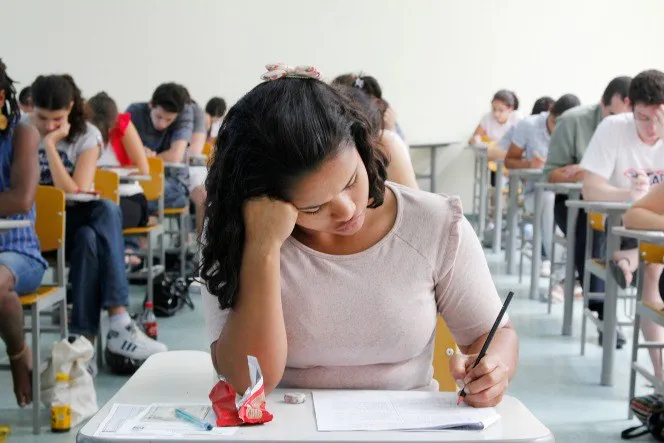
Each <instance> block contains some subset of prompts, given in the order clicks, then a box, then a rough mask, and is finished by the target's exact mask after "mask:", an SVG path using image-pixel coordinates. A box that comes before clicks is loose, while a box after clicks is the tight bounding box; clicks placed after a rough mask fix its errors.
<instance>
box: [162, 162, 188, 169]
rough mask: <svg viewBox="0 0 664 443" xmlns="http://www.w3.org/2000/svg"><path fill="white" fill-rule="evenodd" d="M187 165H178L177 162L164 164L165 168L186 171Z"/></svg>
mask: <svg viewBox="0 0 664 443" xmlns="http://www.w3.org/2000/svg"><path fill="white" fill-rule="evenodd" d="M186 167H187V165H186V164H185V163H177V162H164V168H167V169H168V168H171V169H184V168H186Z"/></svg>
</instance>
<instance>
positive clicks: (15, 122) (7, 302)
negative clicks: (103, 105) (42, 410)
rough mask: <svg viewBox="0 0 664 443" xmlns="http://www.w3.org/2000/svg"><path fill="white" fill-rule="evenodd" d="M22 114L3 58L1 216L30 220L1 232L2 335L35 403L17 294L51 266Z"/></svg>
mask: <svg viewBox="0 0 664 443" xmlns="http://www.w3.org/2000/svg"><path fill="white" fill-rule="evenodd" d="M19 118H20V109H19V104H18V101H17V100H16V89H14V82H13V81H12V79H11V78H10V77H9V76H8V75H7V68H6V66H5V64H4V63H3V62H2V60H0V219H7V220H27V221H29V222H30V226H27V227H24V228H14V229H10V230H8V231H5V232H2V233H0V337H2V340H3V341H4V342H5V345H6V347H7V354H8V356H9V363H10V366H11V370H12V379H13V380H14V393H15V395H16V402H17V403H18V404H19V406H21V407H23V406H26V405H28V404H30V403H31V402H32V389H31V374H30V373H31V371H32V355H31V353H30V349H29V348H28V345H27V344H26V343H25V339H24V335H23V308H22V307H21V302H20V301H19V297H20V296H21V295H25V294H30V293H32V292H34V291H35V290H36V289H37V288H38V287H39V285H40V284H41V280H42V277H43V275H44V271H45V270H46V266H47V264H46V261H45V260H44V259H43V258H42V256H41V253H40V250H39V239H38V238H37V234H36V233H35V227H34V223H35V204H34V202H35V193H36V191H37V185H38V182H39V168H38V166H37V165H38V161H37V147H38V144H39V136H38V135H37V131H35V129H34V128H33V127H31V126H29V125H25V124H21V123H19Z"/></svg>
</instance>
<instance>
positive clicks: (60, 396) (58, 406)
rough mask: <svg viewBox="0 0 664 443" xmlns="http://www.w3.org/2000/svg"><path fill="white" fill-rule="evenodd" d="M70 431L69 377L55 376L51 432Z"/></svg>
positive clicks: (58, 374) (63, 374) (66, 375)
mask: <svg viewBox="0 0 664 443" xmlns="http://www.w3.org/2000/svg"><path fill="white" fill-rule="evenodd" d="M70 429H71V391H70V390H69V375H68V374H65V373H62V372H58V373H57V374H55V389H54V392H53V401H52V402H51V431H53V432H69V430H70Z"/></svg>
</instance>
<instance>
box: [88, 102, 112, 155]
mask: <svg viewBox="0 0 664 443" xmlns="http://www.w3.org/2000/svg"><path fill="white" fill-rule="evenodd" d="M85 105H86V111H87V112H86V113H87V115H88V119H89V120H90V123H92V124H93V125H95V126H96V127H97V128H98V129H99V131H100V132H101V136H102V138H103V139H104V144H106V143H108V136H109V133H110V132H111V129H113V127H115V121H116V119H117V118H118V105H117V104H116V103H115V100H113V99H112V98H111V97H110V96H109V95H108V94H107V93H106V92H104V91H102V92H100V93H98V94H96V95H94V96H92V97H90V98H89V99H88V101H87V102H86V104H85Z"/></svg>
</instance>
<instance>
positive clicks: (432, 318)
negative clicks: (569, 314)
mask: <svg viewBox="0 0 664 443" xmlns="http://www.w3.org/2000/svg"><path fill="white" fill-rule="evenodd" d="M387 186H389V188H390V189H392V191H393V192H394V194H395V196H396V201H397V218H396V221H395V223H394V226H393V227H392V229H391V230H390V232H389V233H388V234H387V235H386V236H385V237H384V238H383V239H382V240H380V241H379V242H378V243H377V244H376V245H374V246H372V247H371V248H369V249H367V250H365V251H363V252H360V253H357V254H351V255H329V254H324V253H321V252H318V251H315V250H313V249H311V248H308V247H307V246H305V245H303V244H302V243H300V242H298V241H297V240H296V239H295V238H293V237H290V238H289V239H288V240H287V241H286V242H285V243H284V245H283V247H282V249H281V284H282V287H281V294H282V295H281V298H282V304H283V312H284V322H285V325H286V333H287V339H288V358H287V363H286V371H285V373H284V376H283V379H282V381H281V385H280V386H281V387H292V388H338V389H390V390H410V389H431V390H437V389H438V386H437V383H436V382H435V381H434V380H433V368H432V366H431V363H432V359H433V348H434V337H435V327H436V315H437V314H438V313H440V314H441V315H442V316H443V318H444V320H445V322H446V324H447V326H448V328H449V329H450V331H451V332H452V334H453V335H454V338H455V340H456V342H457V343H458V344H460V345H469V344H471V343H473V342H474V341H475V340H476V339H477V338H478V337H480V336H481V335H482V334H485V333H487V332H489V330H490V329H491V326H492V325H493V322H494V321H495V319H496V317H497V315H498V312H499V311H500V308H501V302H500V299H499V298H498V295H497V293H496V288H495V286H494V284H493V281H492V279H491V274H490V272H489V268H488V266H487V263H486V259H485V258H484V253H483V251H482V248H481V246H480V243H479V240H478V239H477V236H476V235H475V232H474V231H473V229H472V227H471V226H470V224H469V223H468V221H467V220H466V219H465V218H464V217H463V211H462V209H461V203H460V201H459V199H458V198H456V197H448V196H444V195H436V194H430V193H428V192H424V191H419V190H412V189H410V188H406V187H403V186H400V185H397V184H394V183H388V184H387ZM203 300H204V311H205V317H206V324H207V329H208V333H209V340H210V342H214V341H216V340H217V339H218V337H219V334H220V333H221V330H222V328H223V325H224V322H225V321H226V318H227V316H228V315H229V312H230V311H228V310H227V311H221V310H220V309H219V306H218V304H217V299H216V298H215V297H213V296H211V295H210V294H209V293H208V292H207V290H206V289H203ZM506 320H507V318H505V320H504V321H506Z"/></svg>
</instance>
